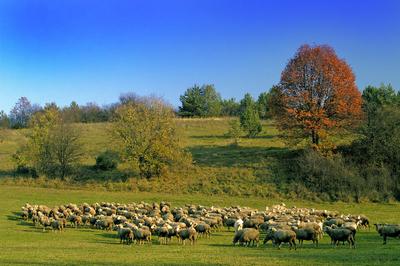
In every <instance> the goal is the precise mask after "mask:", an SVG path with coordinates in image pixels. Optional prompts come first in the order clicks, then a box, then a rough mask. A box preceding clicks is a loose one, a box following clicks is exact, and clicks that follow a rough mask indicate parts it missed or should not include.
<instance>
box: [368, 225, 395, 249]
mask: <svg viewBox="0 0 400 266" xmlns="http://www.w3.org/2000/svg"><path fill="white" fill-rule="evenodd" d="M374 225H375V228H376V231H377V232H378V233H379V235H380V236H382V237H383V245H386V239H387V237H400V225H398V224H374Z"/></svg>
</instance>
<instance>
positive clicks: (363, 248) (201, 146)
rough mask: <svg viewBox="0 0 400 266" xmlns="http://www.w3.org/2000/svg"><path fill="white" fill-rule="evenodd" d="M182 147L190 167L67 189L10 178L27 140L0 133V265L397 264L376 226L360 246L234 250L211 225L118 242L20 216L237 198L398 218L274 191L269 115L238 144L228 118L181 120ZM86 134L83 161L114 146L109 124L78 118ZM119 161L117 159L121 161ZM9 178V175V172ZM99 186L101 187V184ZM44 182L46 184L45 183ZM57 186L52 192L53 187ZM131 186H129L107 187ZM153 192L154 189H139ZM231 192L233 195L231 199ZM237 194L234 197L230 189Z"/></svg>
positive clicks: (383, 207) (275, 158)
mask: <svg viewBox="0 0 400 266" xmlns="http://www.w3.org/2000/svg"><path fill="white" fill-rule="evenodd" d="M177 124H178V128H179V131H180V132H181V134H182V140H181V141H182V145H183V146H184V147H186V148H187V149H188V150H189V151H190V152H191V153H192V155H193V160H194V162H195V165H196V166H198V167H197V168H196V169H197V170H196V172H195V173H194V174H192V173H180V169H177V172H176V176H175V175H174V174H173V176H170V178H169V179H160V180H154V181H146V180H140V179H137V178H132V179H129V180H128V181H127V182H126V183H104V184H103V183H100V182H99V181H97V180H92V181H91V182H92V183H90V182H89V181H88V182H87V183H85V184H83V183H78V184H75V185H74V186H73V190H72V189H66V188H69V187H71V185H70V184H68V182H61V181H59V180H46V179H42V178H40V179H38V180H32V179H31V180H29V179H20V178H18V179H14V178H13V177H12V176H13V168H14V166H13V162H12V160H11V155H12V154H13V153H14V152H15V151H16V150H17V148H18V146H19V145H20V144H21V143H24V141H26V137H25V135H26V134H28V133H29V130H0V177H2V179H3V180H2V182H0V202H1V205H0V243H1V244H0V265H8V264H13V265H14V264H28V265H62V264H68V265H87V264H98V265H133V264H139V265H142V264H153V265H160V264H168V265H188V264H197V265H328V264H329V265H343V264H352V265H399V264H400V257H399V255H398V254H399V253H400V241H399V240H398V239H390V240H389V242H388V245H386V246H383V245H382V240H381V238H380V237H379V236H378V234H377V233H376V232H375V231H374V230H371V231H361V232H359V233H358V235H357V249H355V250H350V249H348V248H346V247H339V248H337V249H333V248H331V247H330V246H329V239H328V238H327V237H325V238H324V239H323V240H322V243H321V245H320V247H319V248H314V247H312V245H311V244H309V243H307V244H305V247H304V248H302V249H299V250H297V251H289V250H288V248H287V247H283V248H282V249H281V250H277V249H276V248H273V247H271V244H269V245H268V246H260V247H258V248H244V247H233V246H231V241H232V237H233V233H232V232H227V231H226V230H224V231H221V232H214V233H213V234H212V237H211V239H210V240H207V239H200V240H199V241H198V242H197V244H196V245H195V246H184V247H183V246H181V245H178V244H177V243H176V241H174V242H173V243H172V244H171V245H168V246H162V245H158V243H157V240H156V239H155V238H154V240H153V244H152V245H144V246H137V245H131V246H126V245H120V244H119V243H118V242H119V241H118V240H117V239H116V238H114V235H115V233H110V232H104V231H98V230H92V229H89V228H81V229H71V228H67V229H66V231H65V232H63V233H52V232H45V233H43V232H42V230H41V229H37V228H35V227H34V226H32V224H31V223H26V222H23V221H21V220H19V219H17V218H16V216H15V214H14V213H15V212H17V211H19V209H20V207H21V206H22V205H23V204H24V203H26V202H29V203H32V204H47V205H49V206H54V205H57V204H63V203H69V202H73V203H83V202H89V203H92V202H101V201H115V202H121V203H123V202H132V201H136V202H137V201H142V200H143V201H146V202H153V201H160V200H167V201H170V202H171V203H172V204H173V205H175V206H182V205H184V204H185V203H198V204H203V205H209V206H210V205H214V206H231V205H241V206H250V207H257V208H259V209H264V208H265V206H267V205H272V204H276V203H279V201H280V200H278V198H279V197H281V198H282V197H283V198H289V196H290V197H291V198H292V200H284V201H285V202H286V203H287V204H288V205H289V206H292V205H296V206H298V207H299V206H304V207H314V208H319V209H327V210H337V211H340V212H342V213H354V214H365V215H367V216H369V217H370V218H371V219H372V221H373V222H388V223H399V220H400V213H399V211H398V210H399V207H400V204H398V203H395V204H375V203H362V204H353V203H342V202H336V203H321V202H319V203H317V202H305V201H296V200H295V199H296V197H297V195H280V196H279V195H276V192H275V187H274V186H273V184H272V182H273V180H274V179H275V178H285V174H286V173H285V165H282V164H281V160H280V159H281V158H286V157H290V156H291V154H292V152H294V150H292V149H289V148H288V147H286V146H285V144H284V143H283V142H282V141H281V139H280V138H279V136H278V131H277V130H276V128H275V127H274V126H273V124H272V122H271V121H263V132H262V134H261V135H260V136H258V137H257V138H254V139H246V138H243V139H242V140H241V142H240V145H239V146H232V145H230V144H231V143H232V140H230V139H229V138H227V137H225V136H224V134H225V133H226V132H227V131H228V120H227V119H179V120H177ZM76 126H77V127H79V128H80V130H81V132H82V143H83V148H84V150H85V156H84V158H82V164H83V165H84V166H90V165H93V164H94V162H95V159H94V158H95V156H96V155H97V154H99V153H100V152H101V151H104V150H105V149H107V148H111V145H112V143H111V141H110V136H109V134H108V129H107V128H108V124H106V123H104V124H77V125H76ZM122 167H123V166H122ZM10 177H11V178H10ZM99 183H100V184H99ZM41 187H44V188H41ZM55 188H58V189H55ZM111 190H121V191H123V190H128V191H130V192H111ZM143 191H150V192H143ZM229 195H231V196H229ZM232 195H236V196H232Z"/></svg>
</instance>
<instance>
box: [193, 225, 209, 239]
mask: <svg viewBox="0 0 400 266" xmlns="http://www.w3.org/2000/svg"><path fill="white" fill-rule="evenodd" d="M195 229H196V231H197V232H198V233H199V236H203V235H204V236H206V237H207V238H210V236H211V226H210V225H208V224H206V223H200V224H198V225H196V226H195Z"/></svg>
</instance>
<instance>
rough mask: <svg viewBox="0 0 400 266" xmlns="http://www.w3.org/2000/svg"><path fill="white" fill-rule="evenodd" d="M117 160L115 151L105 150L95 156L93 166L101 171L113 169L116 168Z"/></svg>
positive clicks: (117, 156)
mask: <svg viewBox="0 0 400 266" xmlns="http://www.w3.org/2000/svg"><path fill="white" fill-rule="evenodd" d="M119 160H120V159H119V155H118V153H117V152H114V151H110V150H106V151H105V152H102V153H100V154H99V155H98V156H97V157H96V165H95V168H96V169H99V170H103V171H108V170H114V169H117V167H118V163H119Z"/></svg>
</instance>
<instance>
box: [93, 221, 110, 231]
mask: <svg viewBox="0 0 400 266" xmlns="http://www.w3.org/2000/svg"><path fill="white" fill-rule="evenodd" d="M95 227H96V228H98V229H102V230H108V231H111V230H112V227H113V223H112V221H110V220H108V219H99V220H97V221H96V223H95Z"/></svg>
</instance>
